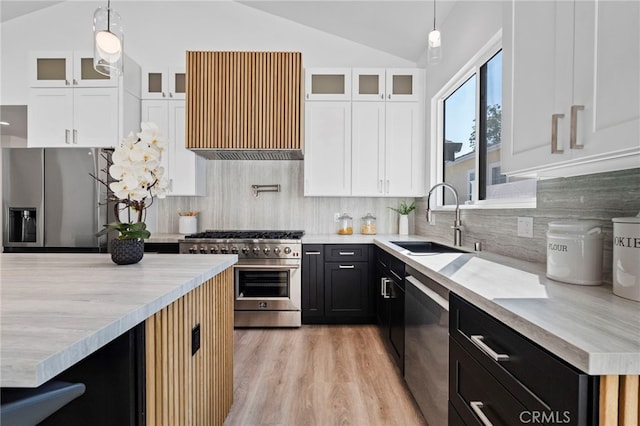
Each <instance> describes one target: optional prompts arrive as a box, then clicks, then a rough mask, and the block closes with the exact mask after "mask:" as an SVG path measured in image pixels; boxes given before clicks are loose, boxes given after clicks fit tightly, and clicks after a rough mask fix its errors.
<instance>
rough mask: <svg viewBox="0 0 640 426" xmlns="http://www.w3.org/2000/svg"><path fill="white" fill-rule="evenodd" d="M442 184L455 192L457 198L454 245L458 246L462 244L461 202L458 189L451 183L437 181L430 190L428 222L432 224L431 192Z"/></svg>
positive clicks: (454, 195) (428, 196)
mask: <svg viewBox="0 0 640 426" xmlns="http://www.w3.org/2000/svg"><path fill="white" fill-rule="evenodd" d="M439 186H442V187H444V188H449V189H450V190H451V192H453V198H455V200H456V220H455V222H453V226H452V228H453V245H454V246H456V247H460V246H462V221H461V220H460V203H459V202H458V192H457V191H456V189H455V188H454V187H453V186H451V185H449V184H448V183H444V182H440V183H436V184H435V185H433V186H432V187H431V189H430V190H429V195H427V223H429V224H431V207H430V206H429V201H431V193H432V192H433V190H434V189H436V188H437V187H439Z"/></svg>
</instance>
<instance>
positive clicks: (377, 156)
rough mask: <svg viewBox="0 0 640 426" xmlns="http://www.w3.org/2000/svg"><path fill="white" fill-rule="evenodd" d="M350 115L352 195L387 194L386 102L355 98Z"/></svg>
mask: <svg viewBox="0 0 640 426" xmlns="http://www.w3.org/2000/svg"><path fill="white" fill-rule="evenodd" d="M351 117H352V131H351V143H352V154H353V157H352V161H351V164H352V171H351V179H352V195H356V196H381V195H384V190H385V186H384V183H385V176H384V163H385V161H384V157H385V102H353V103H352V104H351Z"/></svg>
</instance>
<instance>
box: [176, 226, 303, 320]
mask: <svg viewBox="0 0 640 426" xmlns="http://www.w3.org/2000/svg"><path fill="white" fill-rule="evenodd" d="M303 235H304V231H205V232H199V233H197V234H191V235H187V236H185V239H184V240H182V241H180V253H190V254H237V255H238V263H237V264H236V265H235V266H234V286H235V326H236V327H300V325H301V324H302V314H301V311H300V309H301V306H302V295H301V281H302V280H301V271H300V264H301V252H302V241H301V238H302V236H303Z"/></svg>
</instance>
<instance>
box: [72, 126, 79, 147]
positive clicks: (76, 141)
mask: <svg viewBox="0 0 640 426" xmlns="http://www.w3.org/2000/svg"><path fill="white" fill-rule="evenodd" d="M73 144H74V145H77V144H78V130H76V129H73Z"/></svg>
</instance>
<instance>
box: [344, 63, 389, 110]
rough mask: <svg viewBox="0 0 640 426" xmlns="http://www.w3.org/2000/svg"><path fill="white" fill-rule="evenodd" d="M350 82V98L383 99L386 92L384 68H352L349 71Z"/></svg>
mask: <svg viewBox="0 0 640 426" xmlns="http://www.w3.org/2000/svg"><path fill="white" fill-rule="evenodd" d="M351 83H352V92H351V99H352V100H354V101H378V102H379V101H384V98H385V94H386V92H385V87H386V81H385V69H384V68H354V69H353V70H352V72H351Z"/></svg>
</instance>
